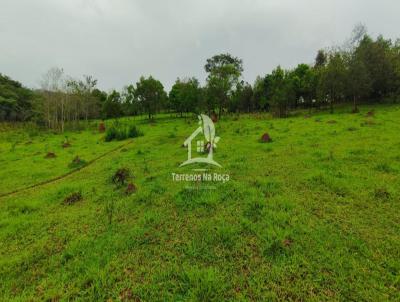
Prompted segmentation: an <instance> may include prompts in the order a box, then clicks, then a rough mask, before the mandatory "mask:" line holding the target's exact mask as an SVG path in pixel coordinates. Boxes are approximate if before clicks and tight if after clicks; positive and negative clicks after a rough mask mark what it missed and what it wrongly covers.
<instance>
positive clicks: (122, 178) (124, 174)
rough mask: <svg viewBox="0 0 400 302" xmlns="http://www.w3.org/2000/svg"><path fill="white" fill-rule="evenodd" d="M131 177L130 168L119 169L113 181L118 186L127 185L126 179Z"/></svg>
mask: <svg viewBox="0 0 400 302" xmlns="http://www.w3.org/2000/svg"><path fill="white" fill-rule="evenodd" d="M130 178H131V172H130V171H129V169H128V168H120V169H118V170H117V171H116V172H115V173H114V175H113V176H112V182H113V183H114V184H115V185H117V186H119V187H120V186H123V185H125V183H126V181H128V180H129V179H130Z"/></svg>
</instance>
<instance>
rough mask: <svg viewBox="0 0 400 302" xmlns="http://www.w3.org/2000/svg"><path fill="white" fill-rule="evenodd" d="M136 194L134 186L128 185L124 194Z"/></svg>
mask: <svg viewBox="0 0 400 302" xmlns="http://www.w3.org/2000/svg"><path fill="white" fill-rule="evenodd" d="M135 192H136V186H135V185H134V184H133V183H129V184H128V186H127V187H126V190H125V194H127V195H131V194H133V193H135Z"/></svg>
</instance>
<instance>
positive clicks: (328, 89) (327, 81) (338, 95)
mask: <svg viewBox="0 0 400 302" xmlns="http://www.w3.org/2000/svg"><path fill="white" fill-rule="evenodd" d="M346 76H347V74H346V65H345V61H344V58H343V54H342V53H340V52H334V53H332V54H331V55H330V56H329V62H328V64H327V65H326V67H325V68H323V69H322V70H321V74H320V78H319V83H318V91H319V95H320V97H321V98H322V99H324V100H326V101H328V102H329V107H330V112H331V113H333V104H334V103H335V102H337V101H338V100H340V99H342V98H344V96H345V93H346Z"/></svg>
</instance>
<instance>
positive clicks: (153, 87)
mask: <svg viewBox="0 0 400 302" xmlns="http://www.w3.org/2000/svg"><path fill="white" fill-rule="evenodd" d="M135 97H136V98H137V100H138V102H139V103H140V104H142V106H143V108H144V109H145V111H146V112H147V114H148V116H149V119H151V118H152V117H153V115H154V114H155V113H156V112H157V110H158V109H159V108H161V106H162V104H163V102H164V101H165V100H166V99H167V94H166V93H165V91H164V87H163V85H162V84H161V82H160V81H158V80H156V79H154V78H153V77H152V76H150V77H148V78H147V79H146V78H144V77H141V78H140V80H139V82H137V83H136V89H135Z"/></svg>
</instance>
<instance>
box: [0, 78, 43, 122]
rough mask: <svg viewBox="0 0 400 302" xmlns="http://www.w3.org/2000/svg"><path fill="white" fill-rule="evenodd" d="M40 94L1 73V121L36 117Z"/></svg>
mask: <svg viewBox="0 0 400 302" xmlns="http://www.w3.org/2000/svg"><path fill="white" fill-rule="evenodd" d="M37 100H38V96H37V95H35V93H34V92H33V91H31V90H30V89H28V88H25V87H23V86H22V85H21V83H19V82H17V81H14V80H12V79H10V78H9V77H7V76H5V75H2V74H0V121H26V120H29V119H33V118H34V117H35V113H34V106H35V102H36V101H37Z"/></svg>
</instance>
